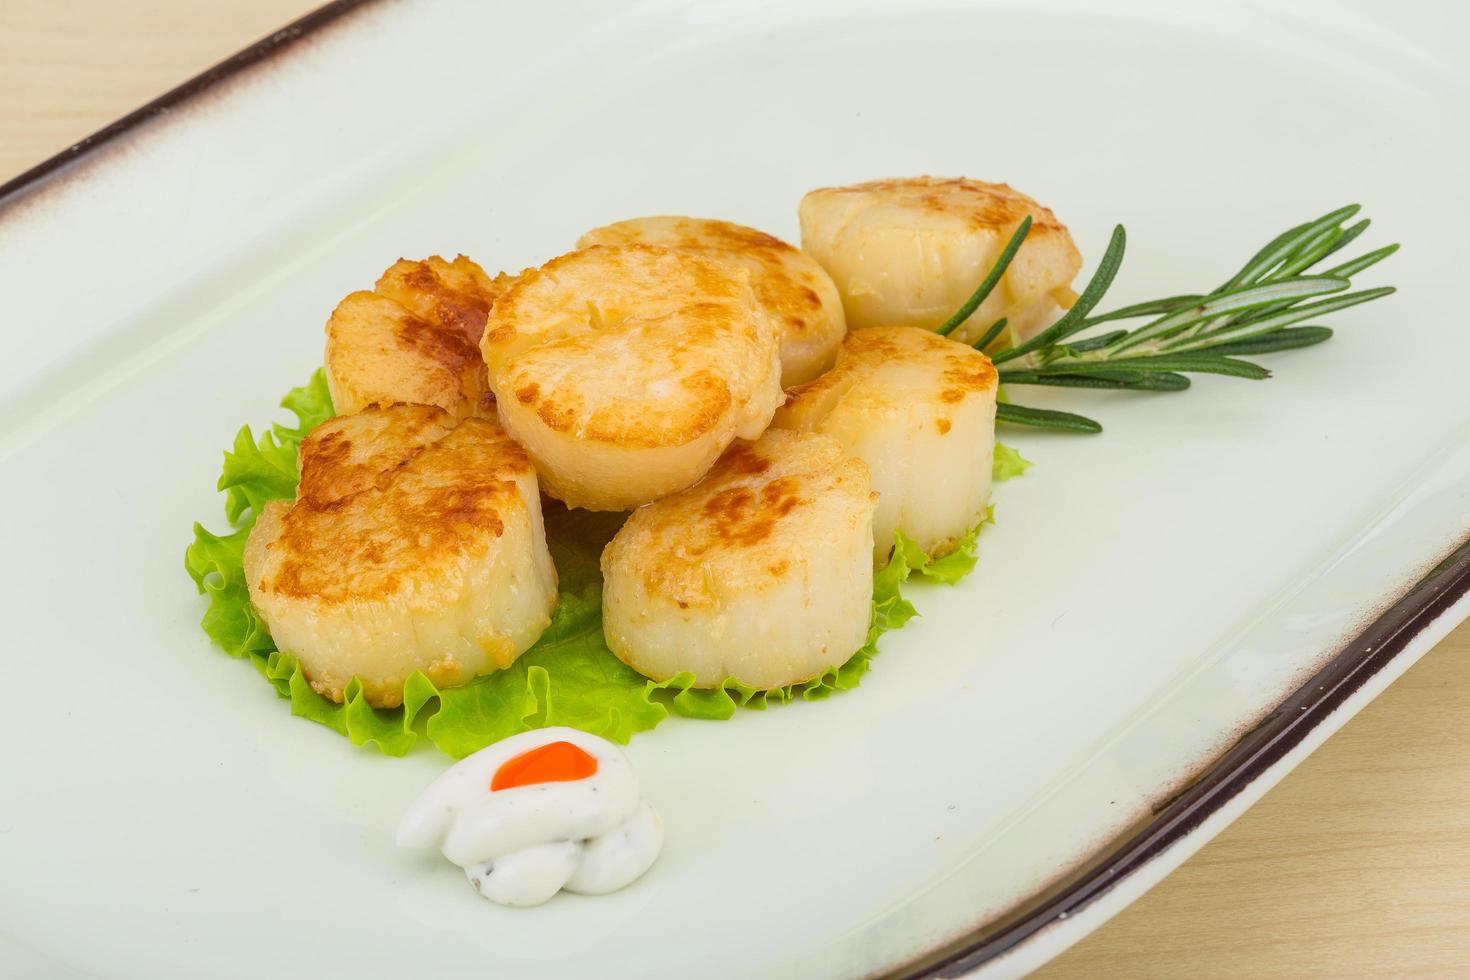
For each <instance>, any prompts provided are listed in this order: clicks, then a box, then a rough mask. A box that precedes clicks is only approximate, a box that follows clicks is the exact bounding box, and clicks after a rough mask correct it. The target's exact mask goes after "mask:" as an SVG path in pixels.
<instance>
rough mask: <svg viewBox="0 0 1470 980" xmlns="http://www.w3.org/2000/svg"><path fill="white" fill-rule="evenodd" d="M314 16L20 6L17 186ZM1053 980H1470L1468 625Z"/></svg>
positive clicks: (281, 1) (9, 159)
mask: <svg viewBox="0 0 1470 980" xmlns="http://www.w3.org/2000/svg"><path fill="white" fill-rule="evenodd" d="M311 6H312V5H311V4H309V3H303V2H301V0H245V2H235V3H199V2H191V0H4V2H3V3H0V180H4V179H6V178H8V177H10V176H12V175H13V174H16V173H19V172H21V171H22V170H25V169H26V168H28V167H29V166H31V165H32V164H35V163H38V162H40V161H41V160H42V159H44V158H45V157H47V156H49V155H51V154H52V153H55V152H57V151H59V150H62V149H64V148H65V147H66V146H68V145H69V144H71V143H73V142H75V141H77V140H79V139H81V138H82V137H84V136H86V135H87V134H88V133H90V132H92V131H94V130H96V129H98V128H100V127H102V126H104V125H106V124H107V123H108V122H110V121H112V120H113V119H115V118H116V117H118V116H120V115H122V114H124V113H125V112H127V111H129V110H131V109H133V108H135V107H136V106H138V105H141V104H142V103H143V102H146V101H147V100H149V99H151V98H153V97H154V96H156V95H158V94H160V93H161V92H163V91H164V90H165V89H167V88H169V87H171V86H173V85H175V84H177V83H179V82H181V81H183V80H184V79H186V78H188V77H189V76H191V75H193V74H196V73H197V72H199V71H201V70H203V69H204V68H207V67H208V66H209V65H211V64H213V63H214V62H216V61H219V60H220V59H222V58H224V57H226V56H228V55H230V54H231V53H233V52H234V51H236V50H238V49H239V48H241V47H243V46H245V45H246V44H248V43H250V42H251V41H254V40H256V39H257V38H259V37H261V36H263V35H265V34H267V33H269V32H270V31H272V30H274V29H275V28H277V27H279V26H281V25H282V24H284V23H286V22H287V21H290V20H292V19H294V18H295V17H297V16H300V15H301V14H302V13H305V12H306V11H307V10H308V9H310V8H311ZM1041 976H1042V977H1045V978H1046V980H1070V978H1083V977H1085V978H1099V977H1102V978H1108V977H1127V978H1147V977H1160V978H1166V977H1190V978H1210V977H1229V978H1235V977H1290V978H1300V977H1324V978H1326V977H1333V978H1336V977H1365V976H1442V977H1470V625H1467V626H1466V627H1463V628H1461V629H1460V630H1458V631H1457V632H1456V633H1455V634H1454V635H1452V636H1451V637H1450V638H1449V639H1447V640H1446V641H1445V642H1444V643H1442V644H1441V645H1440V646H1439V647H1438V648H1437V649H1436V650H1434V651H1433V652H1432V653H1430V654H1429V656H1427V657H1426V658H1425V659H1424V660H1423V661H1422V662H1421V663H1420V664H1418V665H1417V666H1416V667H1414V668H1413V669H1412V670H1411V671H1410V672H1409V673H1408V674H1407V675H1406V676H1405V677H1404V678H1402V679H1401V680H1400V681H1399V682H1398V683H1397V684H1395V685H1394V686H1393V687H1392V688H1391V689H1390V690H1389V691H1388V692H1387V693H1386V694H1384V695H1383V696H1382V697H1380V698H1379V699H1378V700H1377V701H1376V702H1375V703H1373V704H1372V705H1370V706H1369V707H1368V709H1367V710H1365V711H1364V712H1363V713H1362V714H1361V715H1359V716H1358V717H1357V718H1355V719H1354V720H1353V721H1351V722H1350V723H1349V724H1348V726H1347V727H1346V728H1344V729H1343V731H1342V732H1340V733H1339V734H1338V735H1337V736H1336V737H1334V738H1333V739H1332V740H1331V741H1330V742H1329V743H1328V744H1327V745H1326V746H1325V747H1323V748H1322V749H1321V750H1319V751H1318V752H1317V753H1316V754H1315V755H1314V756H1312V758H1310V759H1309V760H1308V761H1307V762H1306V763H1305V764H1304V765H1303V766H1302V767H1301V768H1299V769H1298V770H1297V771H1296V772H1294V773H1292V774H1291V775H1290V776H1288V777H1287V778H1286V780H1285V781H1284V782H1283V783H1282V784H1281V785H1280V786H1279V787H1277V788H1276V789H1275V790H1274V791H1273V792H1272V793H1270V794H1269V795H1268V796H1267V797H1266V798H1265V799H1264V800H1263V801H1261V802H1260V803H1259V804H1257V806H1256V807H1255V808H1254V809H1252V810H1251V811H1250V812H1249V813H1247V814H1246V815H1245V816H1244V817H1242V818H1241V819H1240V820H1239V821H1238V822H1237V823H1236V824H1235V826H1233V827H1231V828H1230V829H1229V830H1228V831H1226V832H1225V833H1224V834H1223V835H1221V836H1220V837H1219V838H1218V839H1217V840H1215V841H1213V842H1212V843H1210V844H1209V845H1207V846H1206V847H1205V848H1204V850H1202V851H1201V852H1200V853H1199V854H1198V855H1196V856H1195V857H1194V858H1193V859H1192V860H1191V861H1189V862H1188V863H1186V864H1185V865H1184V866H1183V867H1182V868H1181V869H1179V871H1178V872H1176V873H1175V874H1174V875H1172V876H1171V877H1170V878H1168V879H1167V880H1166V881H1165V882H1164V883H1163V884H1161V885H1159V886H1158V887H1157V888H1155V889H1154V890H1153V891H1152V892H1150V893H1149V894H1148V895H1146V896H1145V897H1144V898H1143V899H1142V900H1140V901H1139V902H1137V903H1136V904H1135V905H1133V906H1132V907H1131V908H1129V909H1127V910H1126V911H1124V912H1123V913H1122V914H1121V915H1119V916H1118V917H1117V918H1116V919H1114V920H1113V921H1112V922H1110V923H1109V924H1108V925H1106V926H1104V927H1103V928H1102V929H1101V930H1099V931H1098V932H1097V933H1096V934H1094V935H1093V936H1091V937H1090V938H1088V939H1087V940H1085V941H1084V942H1083V943H1081V944H1080V945H1079V946H1077V947H1076V948H1075V949H1073V950H1071V951H1070V952H1068V953H1066V954H1065V955H1063V956H1062V957H1061V958H1060V959H1059V960H1057V961H1056V962H1055V963H1053V964H1051V965H1050V966H1049V967H1047V968H1046V969H1044V970H1043V971H1042V973H1041Z"/></svg>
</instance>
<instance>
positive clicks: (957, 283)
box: [801, 177, 1082, 343]
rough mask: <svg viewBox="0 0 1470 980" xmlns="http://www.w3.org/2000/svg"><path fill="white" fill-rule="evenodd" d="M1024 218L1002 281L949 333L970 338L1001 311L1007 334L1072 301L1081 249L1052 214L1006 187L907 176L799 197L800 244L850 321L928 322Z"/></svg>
mask: <svg viewBox="0 0 1470 980" xmlns="http://www.w3.org/2000/svg"><path fill="white" fill-rule="evenodd" d="M1027 215H1030V216H1031V221H1032V224H1031V230H1030V232H1029V233H1028V234H1027V236H1026V239H1025V242H1024V243H1023V244H1022V245H1021V248H1020V251H1019V252H1017V253H1016V257H1015V259H1014V260H1013V261H1012V262H1011V265H1010V267H1009V268H1008V269H1007V270H1006V273H1005V275H1004V276H1003V277H1002V278H1001V281H1000V283H999V285H997V287H996V288H995V290H994V291H993V292H991V294H990V296H989V297H988V298H987V299H986V300H985V302H984V303H982V304H980V308H979V309H978V310H976V311H975V313H974V314H973V315H972V316H971V317H970V318H969V319H968V320H967V321H965V323H963V324H961V325H960V327H959V328H958V330H957V332H956V333H955V334H953V336H954V338H955V339H956V340H963V341H966V342H967V343H973V342H974V341H975V340H978V339H979V338H980V336H981V335H982V334H983V333H985V331H986V330H988V329H989V328H990V326H991V325H992V324H993V323H995V322H996V321H997V320H999V319H1000V318H1001V317H1005V318H1006V319H1007V320H1009V321H1010V329H1011V332H1012V339H1013V340H1016V339H1024V338H1026V337H1030V336H1032V335H1033V334H1035V333H1037V332H1039V331H1040V330H1042V329H1043V328H1045V327H1046V326H1048V325H1049V324H1050V323H1051V322H1052V321H1053V320H1055V319H1056V317H1057V316H1058V315H1059V314H1060V313H1061V311H1062V310H1063V309H1065V308H1067V307H1070V306H1071V305H1072V301H1073V300H1074V299H1075V298H1076V295H1075V294H1074V293H1073V292H1072V288H1071V283H1072V280H1073V278H1074V277H1076V275H1077V270H1078V269H1080V268H1081V267H1082V256H1081V255H1080V254H1079V253H1078V251H1077V247H1076V246H1075V245H1074V244H1072V236H1071V235H1070V234H1069V233H1068V231H1067V228H1066V226H1065V225H1063V224H1062V223H1061V222H1060V221H1058V220H1057V218H1056V215H1054V214H1052V213H1051V211H1050V210H1048V209H1047V208H1044V207H1042V206H1041V205H1040V204H1038V203H1036V202H1035V201H1034V200H1032V199H1031V198H1029V197H1027V196H1026V195H1025V194H1022V193H1021V192H1020V191H1016V190H1013V189H1011V188H1010V187H1008V186H1007V185H1005V184H987V183H983V182H981V181H978V180H967V179H964V178H956V179H943V178H938V177H910V178H906V179H899V180H875V181H870V182H868V183H866V184H853V185H851V186H849V187H827V188H823V189H821V190H815V191H812V192H811V193H809V194H807V195H806V197H804V198H802V200H801V245H802V248H803V249H805V250H806V251H807V253H808V254H810V255H811V256H812V257H813V258H815V259H816V260H817V261H818V262H820V263H822V267H823V268H825V269H826V270H827V272H828V273H830V274H831V276H832V279H833V281H834V282H836V283H837V288H838V290H839V291H840V292H841V293H842V302H843V305H844V306H845V307H846V310H847V324H848V326H849V327H851V328H853V329H857V328H859V327H880V326H909V327H923V328H924V329H926V330H934V329H936V328H938V327H939V326H940V325H941V324H942V323H944V322H945V321H946V320H948V319H949V317H950V316H952V315H953V314H954V312H955V311H956V310H958V309H959V308H960V307H961V306H962V305H964V302H965V300H967V299H969V298H970V294H971V293H973V292H974V291H975V287H976V286H978V285H979V284H980V282H981V280H983V279H984V278H985V276H986V274H987V273H988V272H989V271H990V269H991V267H992V266H993V265H994V264H995V260H996V258H998V257H999V255H1000V253H1001V251H1002V250H1003V249H1004V248H1005V246H1006V243H1007V242H1008V241H1009V240H1010V237H1011V235H1012V234H1013V233H1014V232H1015V230H1016V227H1017V226H1018V225H1019V224H1020V223H1021V221H1022V219H1023V218H1025V217H1026V216H1027Z"/></svg>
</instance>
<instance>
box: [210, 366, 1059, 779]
mask: <svg viewBox="0 0 1470 980" xmlns="http://www.w3.org/2000/svg"><path fill="white" fill-rule="evenodd" d="M281 406H282V407H283V408H285V409H287V410H289V411H290V412H291V413H292V414H293V415H295V417H296V423H297V424H296V425H295V426H285V425H281V424H279V423H276V424H273V425H272V426H271V427H270V429H268V430H267V431H265V432H264V433H263V434H262V435H261V436H260V437H259V438H256V437H255V435H254V434H253V432H252V431H251V429H250V427H249V426H248V425H247V426H243V427H242V428H241V429H240V431H239V433H238V434H237V435H236V436H235V441H234V444H233V446H232V447H231V448H230V449H229V450H227V451H226V452H225V454H224V466H223V470H222V472H221V474H220V478H219V482H218V485H217V486H218V489H219V490H221V491H222V492H223V493H224V494H225V516H226V518H227V520H228V521H229V523H230V525H231V527H232V528H233V529H232V530H231V531H230V532H228V533H226V534H221V535H216V534H213V533H211V532H210V531H209V530H207V529H206V528H205V527H203V526H202V525H200V524H197V523H196V524H195V525H194V540H193V542H192V543H191V544H190V545H189V546H188V548H187V549H186V551H185V553H184V568H185V570H186V571H187V572H188V574H189V577H190V578H191V579H193V581H194V584H195V586H196V587H197V588H198V590H199V592H200V594H202V595H205V596H206V597H207V598H208V606H207V608H206V610H205V613H204V618H203V619H202V620H201V622H200V625H201V627H202V628H203V629H204V632H205V633H206V634H207V635H208V636H209V638H210V639H211V640H212V641H213V642H214V644H215V645H216V646H218V647H219V648H220V649H222V650H223V651H224V652H225V653H227V654H229V655H230V656H232V657H237V658H241V659H248V660H249V661H250V662H251V663H252V664H253V665H254V666H255V668H256V669H257V670H258V671H259V672H260V673H261V675H262V676H264V677H265V678H266V679H267V680H268V681H270V683H271V685H272V687H273V688H274V690H275V692H276V695H277V696H278V697H279V698H281V699H283V700H287V701H289V702H290V705H291V713H292V714H294V715H297V716H299V717H302V718H306V719H309V720H311V721H314V722H316V723H318V724H320V725H324V726H325V727H327V728H330V729H332V730H333V731H335V732H337V733H338V734H340V735H345V736H346V737H347V738H348V739H349V740H351V742H352V743H353V744H354V745H359V746H363V745H371V746H375V747H376V748H377V749H378V750H379V751H381V752H383V753H384V754H386V755H390V756H402V755H405V754H406V753H407V752H408V751H409V750H410V749H412V748H413V747H414V745H415V744H417V743H418V741H419V739H420V737H421V736H422V737H427V739H428V740H429V742H431V743H432V744H433V745H434V746H435V747H436V748H438V749H439V750H440V751H442V752H444V753H446V754H447V755H450V756H452V757H454V758H462V757H464V756H466V755H469V754H470V753H472V752H475V751H477V750H479V749H481V748H483V747H484V746H486V745H489V744H491V743H492V742H496V741H499V740H500V739H502V738H505V737H507V736H510V735H514V734H516V733H517V732H523V731H529V730H531V729H535V728H542V727H547V726H551V725H566V726H569V727H572V728H578V729H581V730H582V731H586V732H591V733H592V734H595V735H600V736H602V737H604V738H607V739H610V740H612V741H615V742H620V743H626V742H628V740H629V739H630V738H632V736H633V735H634V734H636V733H638V732H641V731H647V730H649V729H651V728H653V727H655V726H657V725H658V724H659V723H660V722H661V721H663V720H664V719H665V718H666V717H668V716H669V714H670V713H671V712H672V713H674V714H678V715H682V716H684V717H688V718H701V719H713V720H722V719H727V718H730V717H731V716H733V715H734V714H735V711H736V709H737V708H750V709H755V710H759V709H764V708H765V707H767V706H768V705H769V704H771V703H773V702H774V703H786V702H789V701H793V700H796V699H797V698H800V699H801V700H805V701H820V700H823V699H824V698H827V697H830V696H831V695H832V694H833V693H834V692H837V691H847V690H851V689H852V688H855V687H857V686H858V684H859V683H860V682H861V681H862V678H863V675H864V674H866V673H867V672H868V669H869V667H870V665H871V663H872V659H873V657H874V656H876V655H877V652H878V638H879V637H880V636H882V635H883V634H884V633H885V632H887V631H888V630H892V629H898V628H899V627H901V626H903V625H904V623H906V622H908V621H909V620H910V619H911V618H913V617H914V616H915V615H917V612H916V611H915V609H914V607H913V605H912V604H911V603H910V602H909V601H908V600H907V599H905V598H904V597H903V594H902V586H903V584H904V583H905V582H907V581H908V580H909V579H910V578H911V577H912V576H914V575H918V576H920V577H923V578H928V579H930V580H933V581H936V582H942V583H949V584H953V583H954V582H957V581H959V580H960V579H961V578H963V577H964V576H965V575H967V574H968V573H969V572H970V570H971V569H973V568H974V566H975V562H976V555H975V549H976V544H977V541H978V538H979V533H980V530H981V527H983V526H984V525H985V524H987V523H991V513H990V512H987V514H986V517H985V519H984V520H983V521H981V523H980V524H977V525H976V526H975V527H974V528H972V529H971V530H970V532H969V533H968V534H967V535H965V537H964V538H962V539H961V540H960V541H959V542H958V543H957V544H956V546H955V548H954V549H953V550H952V551H951V552H949V553H948V554H946V555H944V556H943V557H940V558H930V557H929V556H928V555H926V554H925V553H924V551H923V549H921V548H920V547H919V546H918V545H917V544H915V543H914V542H913V541H912V540H911V539H910V538H908V537H907V536H906V535H904V534H903V533H902V532H899V534H898V543H897V545H896V546H895V548H894V551H893V555H892V557H891V558H890V559H889V561H888V564H887V565H885V566H884V567H883V568H881V569H879V570H878V571H877V572H876V573H875V575H874V583H873V611H872V619H871V621H870V624H869V627H868V637H867V642H866V643H865V644H864V645H863V646H862V648H861V649H859V650H858V651H857V652H856V653H854V654H853V655H852V657H850V658H849V659H848V660H847V661H846V662H845V663H843V664H841V665H840V666H834V667H830V668H828V669H827V670H826V671H824V672H823V673H822V675H821V676H819V677H816V678H814V679H812V680H810V681H806V682H805V683H802V684H794V685H791V686H788V687H784V688H776V689H772V690H766V691H759V690H756V689H754V688H751V687H748V686H746V685H744V684H741V683H740V682H739V681H738V680H735V679H734V678H731V679H729V680H727V681H725V683H724V684H722V685H721V686H720V687H719V688H717V689H714V690H699V689H696V688H694V687H693V686H692V684H693V680H694V678H693V675H692V674H679V675H677V676H675V677H672V678H670V679H669V680H667V681H663V682H656V681H650V680H648V679H646V678H644V677H643V676H642V675H640V674H638V673H637V672H636V671H634V670H633V669H632V668H630V667H628V666H626V665H625V664H623V663H622V662H621V661H620V660H618V659H617V657H616V656H614V655H613V653H612V651H610V650H609V649H608V648H607V644H606V643H605V642H604V640H603V636H602V582H601V580H600V578H599V577H598V576H597V574H596V568H597V562H596V556H595V555H580V556H576V555H572V556H562V555H559V556H558V557H564V558H567V560H563V561H560V562H559V563H558V570H559V571H560V572H561V573H562V582H561V585H562V589H561V594H560V595H559V597H558V600H557V606H556V610H555V612H554V614H553V616H552V620H551V623H550V625H549V626H548V627H547V628H546V631H545V632H544V633H543V634H542V636H541V638H540V639H539V640H538V641H537V643H536V644H535V645H534V646H533V647H532V648H531V649H530V650H528V651H527V652H526V653H525V654H523V655H522V656H521V657H520V658H518V659H517V660H516V662H515V663H514V664H512V665H511V666H510V667H508V668H506V669H505V670H501V671H497V672H495V673H493V674H489V675H486V676H484V677H480V678H477V679H476V680H474V681H472V682H471V683H469V684H466V685H464V686H462V687H456V688H448V689H444V690H440V689H439V688H438V687H436V686H435V685H434V683H433V682H432V681H430V680H429V679H428V677H426V676H424V674H422V673H420V672H415V673H414V674H412V675H411V676H410V677H409V678H408V680H407V681H405V682H404V686H403V705H402V707H399V708H393V709H379V708H374V707H372V706H371V705H369V704H368V703H367V699H366V698H365V697H364V695H363V692H362V685H361V684H360V683H359V682H358V681H357V680H356V679H355V678H354V679H353V680H352V682H350V683H349V684H348V685H347V688H346V690H345V691H344V698H343V702H342V703H341V704H338V703H336V702H333V701H331V700H330V699H328V698H326V697H323V696H322V695H320V694H318V693H317V692H316V691H314V690H312V688H311V685H310V684H309V683H308V682H307V679H306V677H305V675H304V674H303V673H302V670H301V665H300V664H299V663H298V662H297V661H296V658H295V657H293V656H291V655H290V654H289V653H286V652H283V651H281V650H278V649H276V647H275V644H274V643H273V642H272V640H271V636H270V632H269V631H268V630H267V629H266V626H265V624H264V623H263V622H261V620H260V618H259V616H258V615H257V614H256V612H255V609H254V608H253V607H252V605H251V603H250V595H249V591H248V589H247V588H246V585H245V572H244V564H243V562H244V548H245V539H246V537H247V536H248V535H249V533H250V528H251V526H252V525H253V524H254V521H255V514H256V513H257V512H258V511H259V509H260V508H261V507H262V506H264V505H265V504H266V503H268V502H269V501H271V500H280V499H291V498H293V497H294V496H295V494H296V484H297V480H298V475H297V469H296V453H297V447H298V446H299V445H300V443H301V440H302V439H303V438H304V437H305V436H306V434H307V433H308V432H310V431H311V430H312V429H313V428H315V427H316V426H317V425H319V424H320V423H322V422H324V421H326V420H327V419H329V418H331V417H332V415H333V408H332V401H331V395H330V394H329V392H328V390H327V384H326V377H325V375H324V373H323V372H322V371H321V370H318V371H317V372H316V373H315V374H314V375H313V376H312V378H311V380H310V381H309V382H307V384H305V385H303V386H302V387H300V388H293V389H292V390H291V391H290V392H288V393H287V394H286V396H285V398H283V399H282V400H281ZM1030 465H1031V464H1030V463H1029V462H1027V461H1025V460H1024V459H1022V458H1021V457H1020V454H1018V453H1016V452H1015V451H1014V450H1012V449H1009V448H1008V447H1006V446H1002V445H1000V444H997V445H996V447H995V455H994V461H993V467H992V473H993V479H994V480H995V481H996V482H1000V481H1002V480H1006V479H1009V478H1011V477H1014V476H1018V475H1020V474H1021V473H1023V472H1025V470H1026V468H1027V467H1029V466H1030Z"/></svg>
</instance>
